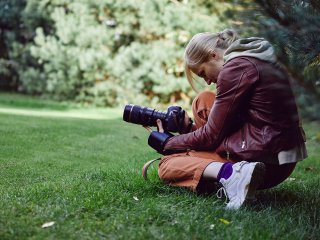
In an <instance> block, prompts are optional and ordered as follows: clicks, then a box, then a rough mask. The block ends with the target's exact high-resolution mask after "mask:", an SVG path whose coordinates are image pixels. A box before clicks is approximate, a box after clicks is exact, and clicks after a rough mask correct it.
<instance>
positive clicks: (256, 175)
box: [245, 162, 266, 203]
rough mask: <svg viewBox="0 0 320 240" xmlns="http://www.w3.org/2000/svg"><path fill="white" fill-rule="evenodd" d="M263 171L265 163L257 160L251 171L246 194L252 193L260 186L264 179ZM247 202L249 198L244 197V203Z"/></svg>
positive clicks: (264, 170)
mask: <svg viewBox="0 0 320 240" xmlns="http://www.w3.org/2000/svg"><path fill="white" fill-rule="evenodd" d="M265 172H266V166H265V164H264V163H262V162H258V163H257V164H256V165H255V167H254V169H253V172H252V177H251V180H250V184H249V189H248V193H247V196H250V195H253V194H254V192H255V191H256V189H257V188H258V187H260V186H261V184H262V183H263V181H264V175H265ZM247 202H250V199H246V200H245V203H247Z"/></svg>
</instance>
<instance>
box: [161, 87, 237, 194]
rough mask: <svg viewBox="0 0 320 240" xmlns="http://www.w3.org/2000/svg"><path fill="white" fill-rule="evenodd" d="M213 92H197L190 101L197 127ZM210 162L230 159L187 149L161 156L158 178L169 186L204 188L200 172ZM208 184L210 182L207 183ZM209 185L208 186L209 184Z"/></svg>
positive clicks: (207, 114)
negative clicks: (182, 151)
mask: <svg viewBox="0 0 320 240" xmlns="http://www.w3.org/2000/svg"><path fill="white" fill-rule="evenodd" d="M215 97H216V96H215V94H214V93H213V92H209V91H205V92H202V93H201V94H199V95H198V96H197V97H196V98H195V99H194V100H193V103H192V112H193V116H194V121H195V125H196V127H197V128H200V127H202V126H203V125H205V124H206V122H207V119H208V116H209V112H210V110H211V108H212V106H213V103H214V100H215ZM212 162H222V163H225V162H232V161H231V160H227V159H224V158H222V157H220V156H219V155H218V154H217V153H215V152H214V151H193V150H191V151H188V152H184V153H176V154H171V155H167V156H164V157H162V158H161V161H160V163H159V168H158V174H159V177H160V179H162V180H163V181H164V182H166V183H168V184H169V185H171V186H180V187H188V188H191V189H192V190H193V191H197V190H199V189H198V188H199V187H201V189H202V188H206V187H207V186H205V185H208V184H206V183H205V182H203V184H201V185H203V186H199V183H200V182H201V183H202V181H201V180H202V179H201V177H202V173H203V171H204V170H205V168H206V167H207V166H208V165H209V164H210V163H212ZM209 185H210V184H209ZM209 187H210V186H209Z"/></svg>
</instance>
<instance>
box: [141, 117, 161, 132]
mask: <svg viewBox="0 0 320 240" xmlns="http://www.w3.org/2000/svg"><path fill="white" fill-rule="evenodd" d="M157 125H158V132H161V133H163V132H164V129H163V126H162V122H161V120H160V119H157ZM143 127H144V128H145V129H147V131H148V132H149V133H152V129H151V127H149V126H143Z"/></svg>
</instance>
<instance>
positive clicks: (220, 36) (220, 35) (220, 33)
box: [218, 32, 226, 41]
mask: <svg viewBox="0 0 320 240" xmlns="http://www.w3.org/2000/svg"><path fill="white" fill-rule="evenodd" d="M222 36H223V33H222V32H218V38H220V39H221V40H223V41H225V40H226V39H225V38H224V37H222Z"/></svg>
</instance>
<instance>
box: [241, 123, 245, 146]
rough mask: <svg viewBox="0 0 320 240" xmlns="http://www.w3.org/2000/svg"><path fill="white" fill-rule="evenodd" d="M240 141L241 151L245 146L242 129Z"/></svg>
mask: <svg viewBox="0 0 320 240" xmlns="http://www.w3.org/2000/svg"><path fill="white" fill-rule="evenodd" d="M241 140H242V142H241V149H244V148H245V146H246V141H245V139H244V127H243V128H241Z"/></svg>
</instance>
